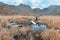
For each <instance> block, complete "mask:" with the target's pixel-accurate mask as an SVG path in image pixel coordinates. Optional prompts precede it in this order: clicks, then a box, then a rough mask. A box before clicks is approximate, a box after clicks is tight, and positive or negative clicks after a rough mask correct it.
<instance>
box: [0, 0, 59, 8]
mask: <svg viewBox="0 0 60 40" xmlns="http://www.w3.org/2000/svg"><path fill="white" fill-rule="evenodd" d="M0 2H4V3H6V4H9V5H19V4H21V3H23V4H26V5H30V6H31V7H32V8H41V9H43V8H46V7H48V6H50V5H60V0H0Z"/></svg>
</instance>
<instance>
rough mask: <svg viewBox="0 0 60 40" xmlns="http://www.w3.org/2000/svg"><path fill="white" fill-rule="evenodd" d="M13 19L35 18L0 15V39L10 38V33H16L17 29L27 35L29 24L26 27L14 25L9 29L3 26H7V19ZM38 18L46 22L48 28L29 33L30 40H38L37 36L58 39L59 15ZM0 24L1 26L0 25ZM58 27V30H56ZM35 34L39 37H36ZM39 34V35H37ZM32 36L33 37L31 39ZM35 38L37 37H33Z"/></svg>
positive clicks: (46, 39)
mask: <svg viewBox="0 0 60 40" xmlns="http://www.w3.org/2000/svg"><path fill="white" fill-rule="evenodd" d="M9 19H11V20H15V21H18V22H19V21H23V22H25V21H26V19H33V20H34V19H35V17H34V16H0V40H11V35H16V33H17V32H18V29H19V30H20V31H21V33H22V34H24V35H27V34H28V33H27V31H28V30H29V29H30V26H29V25H28V26H27V27H16V26H13V27H11V28H10V29H6V28H3V26H6V27H7V26H9V25H10V24H9V23H8V20H9ZM39 19H41V20H42V22H43V23H46V24H47V25H48V26H49V28H52V29H47V30H45V31H43V32H42V33H41V34H40V33H29V35H28V36H30V38H31V39H30V40H39V39H38V38H42V40H60V33H59V32H60V16H40V17H39ZM1 25H2V26H1ZM57 29H59V32H58V31H57ZM36 34H37V36H39V37H36ZM38 34H39V35H38ZM33 38H34V39H33ZM35 38H37V39H35Z"/></svg>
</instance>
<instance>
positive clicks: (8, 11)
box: [0, 2, 60, 16]
mask: <svg viewBox="0 0 60 40" xmlns="http://www.w3.org/2000/svg"><path fill="white" fill-rule="evenodd" d="M0 15H25V16H39V15H60V6H58V5H51V6H49V7H48V8H44V9H40V8H35V9H32V8H31V7H30V6H29V5H25V4H20V5H18V6H15V5H8V4H5V3H2V2H0Z"/></svg>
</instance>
